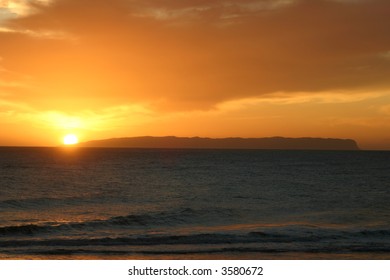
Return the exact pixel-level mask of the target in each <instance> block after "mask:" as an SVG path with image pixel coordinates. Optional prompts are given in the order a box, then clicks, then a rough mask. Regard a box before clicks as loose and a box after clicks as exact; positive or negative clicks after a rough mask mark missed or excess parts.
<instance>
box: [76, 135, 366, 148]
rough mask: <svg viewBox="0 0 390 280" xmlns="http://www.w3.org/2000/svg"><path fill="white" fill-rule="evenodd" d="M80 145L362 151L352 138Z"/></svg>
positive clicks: (177, 139) (135, 140) (96, 143)
mask: <svg viewBox="0 0 390 280" xmlns="http://www.w3.org/2000/svg"><path fill="white" fill-rule="evenodd" d="M78 146H80V147H107V148H167V149H274V150H359V147H358V145H357V143H356V141H354V140H352V139H332V138H309V137H306V138H284V137H270V138H200V137H192V138H187V137H175V136H166V137H152V136H144V137H127V138H113V139H104V140H93V141H89V142H84V143H80V144H79V145H78Z"/></svg>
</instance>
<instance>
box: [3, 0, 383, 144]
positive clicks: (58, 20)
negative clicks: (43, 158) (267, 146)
mask: <svg viewBox="0 0 390 280" xmlns="http://www.w3.org/2000/svg"><path fill="white" fill-rule="evenodd" d="M389 11H390V1H388V0H272V1H271V0H257V1H255V0H239V1H238V0H237V1H234V0H233V1H232V0H230V1H224V0H209V1H200V0H188V1H182V0H165V1H161V0H142V1H141V0H139V1H138V0H110V1H107V0H94V1H90V0H40V1H38V0H37V1H33V0H31V1H28V0H8V1H7V0H5V1H4V0H0V125H1V128H2V132H1V134H0V145H40V146H42V145H59V144H61V143H62V139H63V136H64V135H66V134H68V133H75V134H76V135H77V136H78V137H79V140H80V141H85V140H91V139H101V138H112V137H124V136H142V135H155V136H162V135H176V136H209V137H227V136H241V137H267V136H286V137H303V136H311V137H337V138H353V139H355V140H357V141H358V142H359V144H360V146H361V147H362V148H370V149H373V148H374V149H390V79H389V77H390V35H389V27H390V17H389Z"/></svg>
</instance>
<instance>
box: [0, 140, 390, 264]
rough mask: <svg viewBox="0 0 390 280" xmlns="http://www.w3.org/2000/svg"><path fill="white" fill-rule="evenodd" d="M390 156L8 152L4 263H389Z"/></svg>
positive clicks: (1, 239)
mask: <svg viewBox="0 0 390 280" xmlns="http://www.w3.org/2000/svg"><path fill="white" fill-rule="evenodd" d="M389 199H390V152H384V151H377V152H375V151H278V150H175V149H171V150H170V149H108V148H65V147H60V148H0V259H108V260H110V259H389V258H390V202H389Z"/></svg>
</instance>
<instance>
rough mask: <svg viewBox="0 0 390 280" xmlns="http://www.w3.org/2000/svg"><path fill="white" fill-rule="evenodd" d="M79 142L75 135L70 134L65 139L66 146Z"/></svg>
mask: <svg viewBox="0 0 390 280" xmlns="http://www.w3.org/2000/svg"><path fill="white" fill-rule="evenodd" d="M78 142H79V139H78V138H77V136H76V135H74V134H68V135H65V137H64V145H74V144H77V143H78Z"/></svg>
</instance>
